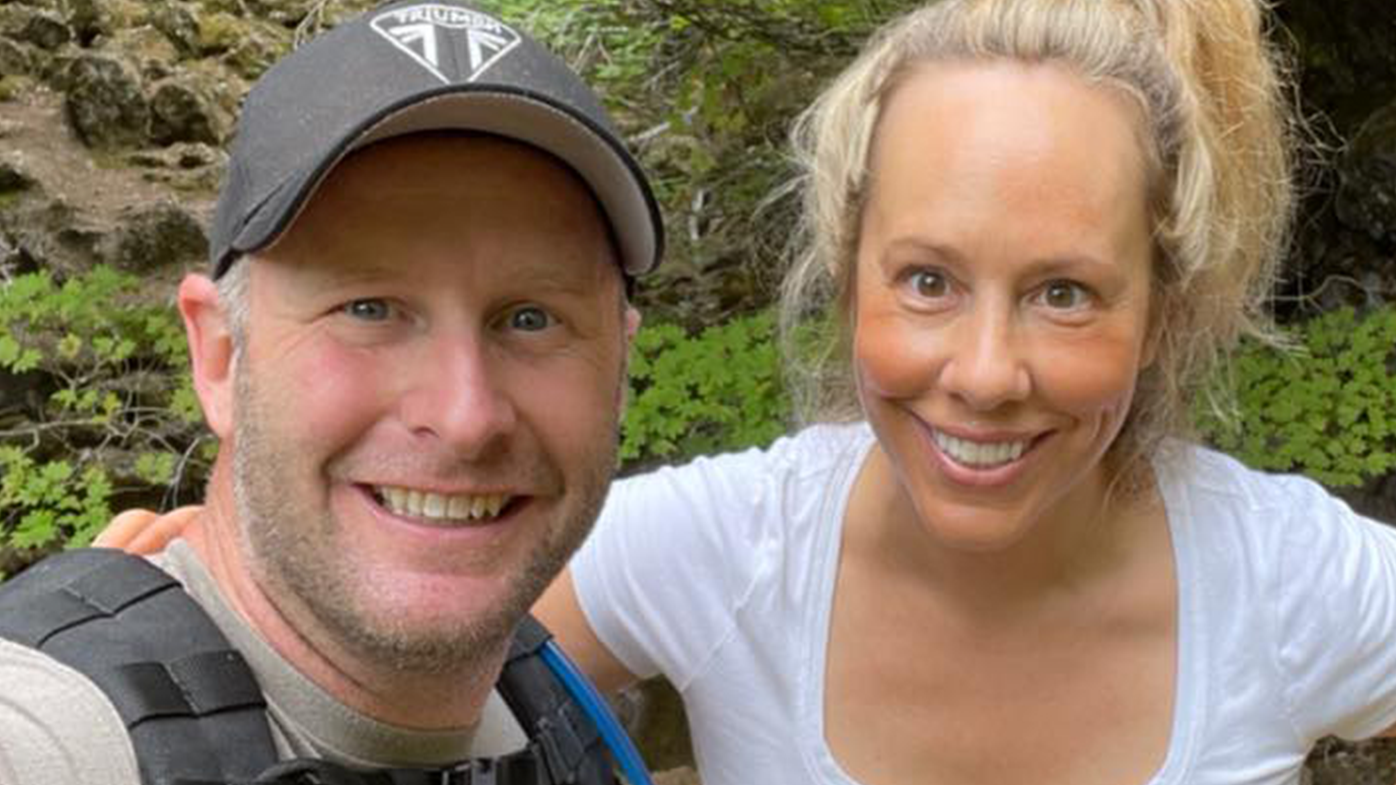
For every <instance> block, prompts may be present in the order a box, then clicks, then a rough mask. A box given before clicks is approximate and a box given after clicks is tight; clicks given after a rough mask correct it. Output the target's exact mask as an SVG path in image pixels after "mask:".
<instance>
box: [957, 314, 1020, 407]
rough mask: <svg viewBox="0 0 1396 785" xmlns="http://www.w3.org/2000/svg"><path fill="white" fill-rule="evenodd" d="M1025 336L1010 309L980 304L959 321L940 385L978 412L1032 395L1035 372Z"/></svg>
mask: <svg viewBox="0 0 1396 785" xmlns="http://www.w3.org/2000/svg"><path fill="white" fill-rule="evenodd" d="M1023 338H1024V336H1023V335H1022V331H1021V327H1020V325H1018V324H1016V322H1015V321H1014V318H1013V314H1012V311H1011V308H1010V307H1004V306H995V305H992V304H985V305H983V306H979V305H976V306H975V307H974V308H972V309H971V310H970V311H969V312H967V313H966V314H965V315H964V316H963V317H962V318H960V319H958V320H957V321H956V324H955V329H954V330H953V331H952V335H951V340H950V342H949V347H948V349H947V351H948V357H947V359H946V362H945V364H944V365H943V366H942V368H941V378H940V384H941V387H942V388H943V389H944V390H945V391H947V392H948V393H950V394H951V395H953V396H955V397H956V398H959V399H960V400H962V401H963V402H964V403H965V404H966V405H967V406H968V407H969V408H971V409H973V410H975V411H989V410H992V409H994V408H997V407H999V406H1002V405H1003V404H1006V403H1011V402H1015V401H1021V400H1023V399H1025V398H1027V397H1028V395H1029V394H1030V392H1031V390H1032V376H1031V373H1030V371H1029V364H1028V362H1027V360H1028V358H1027V357H1025V356H1024V355H1025V353H1026V347H1025V345H1024V340H1023Z"/></svg>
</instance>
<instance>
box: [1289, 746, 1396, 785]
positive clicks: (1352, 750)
mask: <svg viewBox="0 0 1396 785" xmlns="http://www.w3.org/2000/svg"><path fill="white" fill-rule="evenodd" d="M1304 774H1305V778H1304V782H1305V783H1308V784H1309V785H1366V783H1372V784H1373V785H1376V784H1377V783H1388V782H1393V781H1396V739H1371V740H1369V741H1361V742H1348V741H1341V740H1339V739H1334V738H1327V739H1321V740H1320V741H1319V742H1318V744H1315V745H1314V749H1313V752H1311V753H1309V760H1308V766H1307V768H1306V771H1305V772H1304Z"/></svg>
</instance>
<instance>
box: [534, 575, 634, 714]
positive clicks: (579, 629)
mask: <svg viewBox="0 0 1396 785" xmlns="http://www.w3.org/2000/svg"><path fill="white" fill-rule="evenodd" d="M533 615H534V616H537V617H538V620H539V621H541V622H543V625H544V626H545V627H547V628H548V629H549V630H550V631H551V632H552V634H553V637H554V638H556V639H557V642H558V645H560V646H561V647H562V650H563V651H565V652H567V656H569V657H571V658H572V660H573V661H574V662H576V663H577V667H579V668H581V669H582V672H583V673H585V674H586V675H587V676H588V677H590V678H591V680H592V682H594V683H595V684H596V686H597V688H598V689H600V690H601V691H602V692H606V693H611V692H615V691H616V690H619V689H621V688H623V687H626V686H628V685H630V684H633V683H634V682H635V681H636V677H635V675H634V674H632V673H631V672H630V671H628V670H626V668H625V666H624V665H622V664H621V662H620V660H618V659H616V658H615V656H614V655H612V654H611V651H610V649H607V648H606V645H605V644H604V643H602V642H601V640H600V639H599V638H597V637H596V633H595V632H593V631H592V629H591V624H590V623H588V622H587V618H586V614H585V613H583V612H582V606H581V603H580V602H578V601H577V590H576V587H575V586H573V584H572V570H571V569H570V568H569V569H564V570H563V571H562V574H561V575H559V576H557V578H556V579H555V580H554V581H553V583H552V585H551V586H549V587H548V589H547V591H545V592H543V596H542V597H540V598H538V602H537V603H535V604H534V606H533Z"/></svg>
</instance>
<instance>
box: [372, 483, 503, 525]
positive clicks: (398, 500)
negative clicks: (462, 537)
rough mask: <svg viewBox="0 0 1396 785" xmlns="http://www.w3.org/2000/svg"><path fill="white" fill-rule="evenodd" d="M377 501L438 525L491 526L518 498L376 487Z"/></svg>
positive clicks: (403, 514)
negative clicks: (489, 524) (484, 524)
mask: <svg viewBox="0 0 1396 785" xmlns="http://www.w3.org/2000/svg"><path fill="white" fill-rule="evenodd" d="M370 491H371V493H372V494H373V498H374V500H376V501H377V502H378V503H379V504H380V505H382V507H383V508H384V509H386V510H387V511H388V512H391V513H392V514H394V515H398V516H401V517H404V518H413V519H416V520H419V521H426V522H428V523H432V524H436V525H469V524H482V523H489V522H491V521H494V520H496V519H498V518H500V517H501V516H502V515H503V514H505V513H507V512H508V510H509V508H510V505H511V504H512V503H513V501H514V500H515V497H513V496H510V495H507V494H502V493H483V494H470V493H456V494H446V493H433V492H430V491H423V490H419V489H416V488H405V487H401V486H395V485H374V486H372V487H371V488H370Z"/></svg>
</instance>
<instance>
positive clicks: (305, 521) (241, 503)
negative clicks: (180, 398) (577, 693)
mask: <svg viewBox="0 0 1396 785" xmlns="http://www.w3.org/2000/svg"><path fill="white" fill-rule="evenodd" d="M250 375H251V373H250V372H249V371H248V370H247V369H246V368H245V366H244V368H241V369H239V373H238V375H237V380H236V394H237V400H238V407H239V411H238V417H237V419H236V422H235V426H234V427H235V440H234V451H233V496H234V502H235V504H236V508H237V514H238V516H239V518H240V519H241V533H242V536H241V542H240V547H241V548H242V551H243V555H244V558H245V559H246V561H247V563H248V565H249V566H250V568H251V570H252V571H253V574H254V577H255V579H256V580H257V581H258V582H259V583H261V584H262V586H263V590H264V591H265V593H266V595H267V597H268V598H269V599H270V600H271V602H272V603H273V604H274V605H276V606H277V608H278V611H279V612H280V613H281V614H282V615H283V616H284V617H286V618H287V620H288V621H289V622H290V623H291V624H292V625H293V626H302V625H304V624H313V625H316V626H318V627H320V628H322V629H323V630H324V631H326V632H327V633H328V634H329V635H330V636H332V637H333V638H334V641H335V643H336V644H337V645H338V646H340V647H342V648H344V649H345V650H346V651H349V652H351V653H352V654H353V656H356V657H358V658H361V659H362V660H363V661H364V662H365V663H370V664H372V665H373V666H374V667H376V668H380V669H386V670H390V671H396V672H402V673H420V674H445V673H452V672H467V673H468V672H470V671H471V670H473V669H474V668H475V667H477V666H484V665H487V664H489V663H491V662H494V661H496V658H497V657H498V656H499V654H500V653H501V652H502V651H503V648H504V646H505V645H506V644H507V642H508V641H509V640H510V638H511V637H512V636H513V634H514V629H515V627H516V626H517V625H518V623H519V621H520V620H521V619H522V618H523V616H524V615H525V614H526V613H527V612H528V610H529V608H530V607H532V605H533V603H534V601H535V600H537V598H538V596H539V595H540V594H542V592H543V590H544V589H545V588H547V586H548V584H549V583H551V582H552V580H553V578H554V577H556V576H557V574H558V573H559V572H561V570H562V568H563V566H564V565H566V563H567V560H568V559H569V558H571V556H572V554H573V553H574V552H575V551H576V550H577V548H578V547H579V546H580V545H581V543H582V541H583V540H584V539H586V536H587V534H588V533H589V532H590V531H591V527H592V525H593V524H594V523H595V522H596V518H597V515H598V514H599V513H600V510H601V505H602V503H603V502H604V501H605V498H606V492H607V489H608V488H609V486H610V482H611V477H612V474H613V471H614V467H615V466H616V454H617V449H618V440H617V438H616V436H617V434H618V428H619V423H618V422H616V421H615V420H613V421H612V422H611V423H609V427H608V429H607V432H608V434H609V436H608V438H605V439H600V440H598V443H597V444H596V445H595V449H594V450H592V451H589V452H588V453H587V455H588V458H589V460H588V462H587V465H586V466H585V467H582V469H583V471H582V472H580V473H579V475H578V480H579V482H578V484H577V486H576V487H575V488H573V489H572V491H573V494H572V495H573V502H572V504H571V506H570V509H565V510H561V511H559V513H558V518H557V519H556V520H554V521H553V522H552V525H551V526H550V528H549V530H548V533H547V535H546V538H545V539H544V540H543V541H542V542H540V543H539V544H538V545H537V546H536V547H535V548H534V549H533V551H532V552H531V553H530V554H529V555H528V557H527V559H526V561H525V562H524V564H523V566H522V568H521V569H520V570H519V571H518V572H517V574H516V575H514V576H513V577H512V578H511V579H510V581H509V584H508V586H507V588H506V590H505V593H504V596H503V598H502V600H501V601H500V602H498V603H496V604H495V605H494V606H493V607H491V608H489V609H488V610H487V611H486V612H485V613H483V614H480V615H476V616H475V617H473V618H468V619H466V618H462V619H458V620H455V621H453V622H451V623H444V624H436V625H433V626H431V627H424V626H420V625H415V626H414V625H411V624H407V623H404V622H403V621H402V619H401V618H399V617H398V616H397V615H396V614H392V613H388V614H383V613H381V611H380V612H379V613H375V612H373V610H372V609H371V608H370V607H368V605H369V604H368V603H367V602H365V600H364V597H363V591H364V581H363V580H362V576H361V575H360V574H358V573H357V572H356V571H355V570H354V568H353V565H351V564H349V563H348V562H346V561H343V560H340V559H337V558H336V555H335V554H336V552H337V548H338V542H339V535H340V534H341V533H340V531H339V527H338V525H337V523H336V521H335V520H334V518H333V516H332V515H331V514H330V512H329V511H328V510H325V511H323V512H321V513H316V512H314V511H312V510H310V509H304V508H303V507H305V506H308V505H306V499H305V497H304V496H303V495H297V494H295V493H290V494H288V493H287V488H286V484H285V480H286V479H287V478H288V477H289V478H294V477H296V476H297V475H296V473H295V472H293V471H290V467H296V466H297V461H296V450H295V446H294V445H292V444H288V443H285V442H284V441H282V440H278V439H277V438H276V437H275V436H274V435H273V434H271V433H268V432H266V430H265V429H264V428H262V423H264V422H272V421H274V419H270V420H269V419H267V415H268V414H270V405H271V403H272V402H269V401H262V400H260V399H259V398H258V395H257V391H256V389H255V386H254V385H253V384H252V382H251V379H250V378H248V377H249V376H250ZM312 470H313V471H323V468H321V469H312ZM298 505H299V506H298ZM305 617H308V618H305ZM301 632H302V634H305V632H306V630H304V629H302V630H301Z"/></svg>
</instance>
